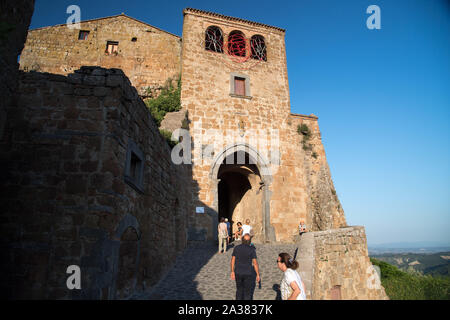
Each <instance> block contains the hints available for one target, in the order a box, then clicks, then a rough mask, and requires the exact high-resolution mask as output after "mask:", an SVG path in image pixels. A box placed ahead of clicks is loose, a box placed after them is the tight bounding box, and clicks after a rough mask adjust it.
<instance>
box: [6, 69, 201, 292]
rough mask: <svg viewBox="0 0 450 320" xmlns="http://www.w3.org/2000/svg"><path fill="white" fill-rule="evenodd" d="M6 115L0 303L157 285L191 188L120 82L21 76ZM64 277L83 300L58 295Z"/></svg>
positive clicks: (101, 72) (176, 244)
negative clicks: (74, 277)
mask: <svg viewBox="0 0 450 320" xmlns="http://www.w3.org/2000/svg"><path fill="white" fill-rule="evenodd" d="M7 112H8V119H9V121H8V123H7V126H6V131H5V137H4V139H3V140H2V142H1V144H0V155H1V156H0V164H1V167H2V169H3V170H2V175H1V181H2V184H1V186H0V206H1V207H2V212H1V222H2V230H1V247H2V248H1V254H2V257H1V261H2V270H1V274H2V276H4V277H5V278H4V279H3V281H2V283H1V286H2V288H1V292H2V295H4V296H5V297H8V298H16V299H17V298H19V299H22V298H26V299H30V298H31V299H36V298H37V299H66V298H72V299H78V298H84V299H108V298H109V299H112V298H126V297H129V296H130V295H132V294H133V293H136V292H139V291H142V290H144V289H145V288H149V287H150V286H152V285H153V284H155V283H156V282H157V281H158V280H159V279H160V278H161V277H162V275H163V274H164V273H165V272H166V271H167V270H168V269H169V268H170V266H171V265H172V263H173V262H174V260H175V257H176V256H177V253H178V252H179V251H180V250H182V249H183V248H184V247H185V245H186V241H187V240H186V229H187V212H189V211H192V206H191V200H192V196H193V195H194V194H195V192H194V191H193V190H192V188H193V187H194V186H195V184H194V183H193V182H192V179H191V169H190V166H188V165H186V166H185V165H181V166H175V165H174V164H173V163H172V161H171V158H170V153H171V150H170V147H169V146H168V145H167V142H166V141H165V140H164V138H163V137H162V136H161V135H160V134H159V132H158V128H157V126H156V125H155V123H154V121H153V120H152V118H151V116H150V114H149V112H148V110H147V108H146V107H145V105H144V103H143V102H142V100H141V99H140V98H139V97H138V94H137V92H136V90H135V89H134V88H133V87H132V86H131V84H130V82H129V80H128V79H127V78H126V77H125V76H124V74H123V72H122V71H121V70H117V69H102V68H90V67H83V68H81V70H78V71H76V72H75V73H73V74H69V75H68V76H67V77H66V76H62V75H53V74H47V73H36V72H31V73H22V74H21V77H20V83H19V87H18V95H17V97H16V99H15V101H14V103H13V104H11V105H9V106H8V108H7ZM141 177H142V178H141ZM70 265H78V266H80V268H81V271H82V277H81V280H82V283H81V285H82V290H81V291H79V290H74V291H70V290H68V289H67V287H66V280H67V277H68V275H67V274H66V269H67V267H68V266H70Z"/></svg>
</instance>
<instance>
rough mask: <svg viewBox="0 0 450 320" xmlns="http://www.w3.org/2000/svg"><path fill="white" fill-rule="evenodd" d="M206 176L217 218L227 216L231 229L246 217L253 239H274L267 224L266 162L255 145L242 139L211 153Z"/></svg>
mask: <svg viewBox="0 0 450 320" xmlns="http://www.w3.org/2000/svg"><path fill="white" fill-rule="evenodd" d="M209 177H210V181H211V190H212V192H213V195H214V200H213V205H212V207H213V209H214V210H215V211H216V212H217V214H218V217H219V218H220V217H225V218H228V220H229V221H230V223H231V227H232V230H233V232H234V231H235V230H236V223H237V222H239V221H241V222H242V223H244V222H245V220H246V219H250V221H251V225H252V226H253V228H254V230H255V238H254V239H255V241H257V242H273V241H275V231H274V228H273V227H272V226H271V224H270V197H271V195H272V192H271V191H270V190H269V186H270V184H271V183H272V174H271V170H270V164H269V162H268V161H267V160H266V159H265V158H264V157H263V156H262V155H261V154H260V153H259V152H258V151H257V150H256V149H255V148H253V147H252V146H250V145H249V144H246V143H237V144H234V145H231V146H228V147H227V148H225V149H224V150H223V151H222V152H221V153H219V154H218V155H217V156H216V157H215V159H214V161H213V164H212V166H211V170H210V176H209Z"/></svg>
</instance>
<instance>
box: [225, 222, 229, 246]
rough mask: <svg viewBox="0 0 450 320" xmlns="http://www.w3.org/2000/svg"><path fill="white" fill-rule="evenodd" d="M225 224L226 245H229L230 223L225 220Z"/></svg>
mask: <svg viewBox="0 0 450 320" xmlns="http://www.w3.org/2000/svg"><path fill="white" fill-rule="evenodd" d="M225 224H226V225H227V234H228V236H227V245H228V244H230V223H229V222H228V218H225Z"/></svg>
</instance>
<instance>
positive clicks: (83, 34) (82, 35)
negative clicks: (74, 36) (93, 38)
mask: <svg viewBox="0 0 450 320" xmlns="http://www.w3.org/2000/svg"><path fill="white" fill-rule="evenodd" d="M88 36H89V31H86V30H80V33H79V34H78V40H87V39H88Z"/></svg>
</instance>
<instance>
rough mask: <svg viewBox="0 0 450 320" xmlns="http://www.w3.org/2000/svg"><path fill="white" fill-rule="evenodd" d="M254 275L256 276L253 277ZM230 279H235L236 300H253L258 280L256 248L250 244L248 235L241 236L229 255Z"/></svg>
mask: <svg viewBox="0 0 450 320" xmlns="http://www.w3.org/2000/svg"><path fill="white" fill-rule="evenodd" d="M255 276H256V277H255ZM231 280H235V281H236V300H253V293H254V291H255V287H256V283H255V280H256V282H260V281H261V278H260V276H259V267H258V261H257V260H256V249H255V248H254V247H252V246H250V235H249V234H245V235H243V236H242V244H240V245H238V246H236V247H235V248H234V250H233V255H232V257H231Z"/></svg>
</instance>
